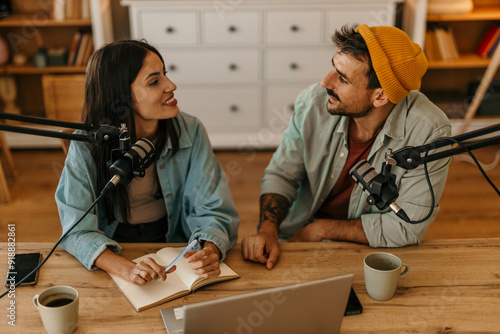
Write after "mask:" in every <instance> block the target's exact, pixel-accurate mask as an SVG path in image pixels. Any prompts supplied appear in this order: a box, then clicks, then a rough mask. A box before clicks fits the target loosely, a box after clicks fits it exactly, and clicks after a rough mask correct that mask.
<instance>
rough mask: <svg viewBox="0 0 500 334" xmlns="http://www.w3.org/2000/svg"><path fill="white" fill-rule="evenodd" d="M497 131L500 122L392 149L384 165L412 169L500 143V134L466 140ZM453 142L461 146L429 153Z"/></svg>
mask: <svg viewBox="0 0 500 334" xmlns="http://www.w3.org/2000/svg"><path fill="white" fill-rule="evenodd" d="M496 131H500V124H495V125H491V126H489V127H486V128H482V129H479V130H475V131H471V132H466V133H463V134H461V135H457V136H454V137H444V138H439V139H438V140H436V141H434V142H432V143H430V144H426V145H421V146H416V147H413V146H407V147H403V148H402V149H399V150H397V151H395V152H392V150H391V151H390V152H388V153H387V154H386V157H385V159H386V163H385V164H384V165H387V164H389V165H392V166H398V167H401V168H404V169H407V170H411V169H415V168H417V167H418V166H420V165H421V164H424V163H427V162H432V161H435V160H439V159H443V158H448V157H451V156H453V155H456V154H459V153H464V152H469V151H472V150H475V149H478V148H483V147H486V146H491V145H494V144H500V136H495V137H491V138H486V139H482V140H478V141H475V142H465V141H466V140H469V139H473V138H477V137H481V136H484V135H488V134H491V133H494V132H496ZM462 142H463V143H462ZM453 144H459V145H460V146H458V147H451V148H450V149H448V150H445V151H441V152H438V153H434V154H430V155H429V154H428V153H429V152H430V151H432V150H435V149H437V148H440V147H443V146H447V145H453ZM454 146H455V145H454ZM424 154H425V155H424Z"/></svg>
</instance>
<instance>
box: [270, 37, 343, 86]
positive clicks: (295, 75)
mask: <svg viewBox="0 0 500 334" xmlns="http://www.w3.org/2000/svg"><path fill="white" fill-rule="evenodd" d="M335 52H336V50H335V48H334V47H333V46H331V47H325V48H321V49H315V50H311V51H308V50H301V49H293V50H292V49H288V50H284V49H283V50H282V49H279V50H269V51H268V54H267V61H266V66H267V68H266V72H267V79H268V80H280V81H283V80H285V81H289V80H295V81H297V80H300V81H304V80H305V81H306V82H310V83H313V82H319V81H321V80H322V79H323V78H324V77H325V76H326V75H327V74H328V72H330V71H331V70H332V57H333V56H334V54H335Z"/></svg>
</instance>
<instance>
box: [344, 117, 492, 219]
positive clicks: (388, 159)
mask: <svg viewBox="0 0 500 334" xmlns="http://www.w3.org/2000/svg"><path fill="white" fill-rule="evenodd" d="M496 131H500V124H495V125H492V126H489V127H486V128H481V129H478V130H475V131H471V132H466V133H463V134H460V135H457V136H454V137H442V138H438V139H437V140H435V141H434V142H432V143H429V144H425V145H420V146H415V147H413V146H407V147H403V148H402V149H399V150H397V151H394V152H393V151H392V149H388V150H387V152H386V153H385V162H384V163H383V164H382V169H381V173H380V174H378V175H377V173H376V172H375V170H374V168H373V167H371V166H370V165H369V164H368V163H367V162H366V161H361V162H359V163H358V164H357V165H355V166H354V167H353V168H352V170H351V172H350V174H351V175H352V176H353V178H354V179H355V180H357V182H358V184H359V185H360V186H361V187H362V188H363V190H364V191H366V192H367V193H368V195H369V196H368V198H367V203H368V204H370V205H375V206H377V208H379V209H380V210H383V209H385V208H387V207H390V208H391V210H392V211H394V212H395V213H396V215H398V216H399V217H400V218H402V219H403V220H405V221H406V222H408V223H411V224H418V223H421V222H423V221H425V220H427V219H428V218H429V217H430V215H431V214H432V211H433V209H434V192H433V190H432V186H431V184H430V180H429V178H428V171H427V165H425V166H424V167H425V171H426V177H427V182H428V184H429V190H430V192H431V197H432V201H433V203H432V206H431V210H430V212H429V214H428V215H427V216H426V217H425V218H423V219H421V220H419V221H411V220H410V219H409V218H408V216H406V213H404V211H403V210H401V208H400V207H399V206H397V204H396V203H395V200H396V199H397V198H398V196H399V193H398V190H397V187H396V185H395V183H394V182H395V175H394V174H393V173H392V172H391V169H392V166H397V167H400V168H404V169H406V170H411V169H415V168H417V167H418V166H420V165H422V164H426V163H428V162H432V161H436V160H440V159H444V158H448V157H451V156H453V155H456V154H459V153H464V152H468V153H469V154H471V155H472V153H471V152H470V151H472V150H475V149H478V148H483V147H487V146H491V145H495V144H500V136H494V137H490V138H485V139H481V140H477V141H472V142H471V141H468V140H470V139H474V138H478V137H481V136H485V135H488V134H492V133H494V132H496ZM467 141H468V142H467ZM448 145H452V147H451V148H449V149H446V150H444V151H440V152H437V153H433V154H429V152H430V151H432V150H435V149H438V148H441V147H444V146H448ZM478 167H479V169H480V170H481V172H482V173H483V175H484V176H485V178H486V179H487V181H488V182H489V183H490V185H491V186H492V187H493V188H494V189H495V191H496V192H497V193H498V194H499V196H500V192H499V191H498V189H497V188H496V187H495V185H494V184H493V183H492V182H491V181H490V180H489V178H488V177H487V176H486V174H485V173H484V172H483V171H482V169H481V166H480V165H479V164H478ZM354 175H356V176H357V177H354ZM363 177H366V178H367V179H368V180H369V183H367V182H365V181H364V180H363ZM394 206H395V207H394Z"/></svg>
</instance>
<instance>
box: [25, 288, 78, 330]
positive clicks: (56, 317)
mask: <svg viewBox="0 0 500 334" xmlns="http://www.w3.org/2000/svg"><path fill="white" fill-rule="evenodd" d="M33 304H34V305H35V307H36V308H37V309H38V311H39V312H40V317H41V318H42V322H43V326H44V327H45V330H46V331H47V333H49V334H63V333H64V334H70V333H73V332H74V331H75V330H76V327H77V324H78V291H76V290H75V289H74V288H72V287H69V286H54V287H51V288H48V289H46V290H44V291H43V292H42V293H40V294H38V295H36V296H35V297H33Z"/></svg>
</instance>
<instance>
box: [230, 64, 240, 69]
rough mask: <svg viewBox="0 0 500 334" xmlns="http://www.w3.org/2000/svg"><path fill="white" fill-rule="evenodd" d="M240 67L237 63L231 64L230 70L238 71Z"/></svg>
mask: <svg viewBox="0 0 500 334" xmlns="http://www.w3.org/2000/svg"><path fill="white" fill-rule="evenodd" d="M237 69H238V65H236V64H229V70H230V71H236V70H237Z"/></svg>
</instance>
